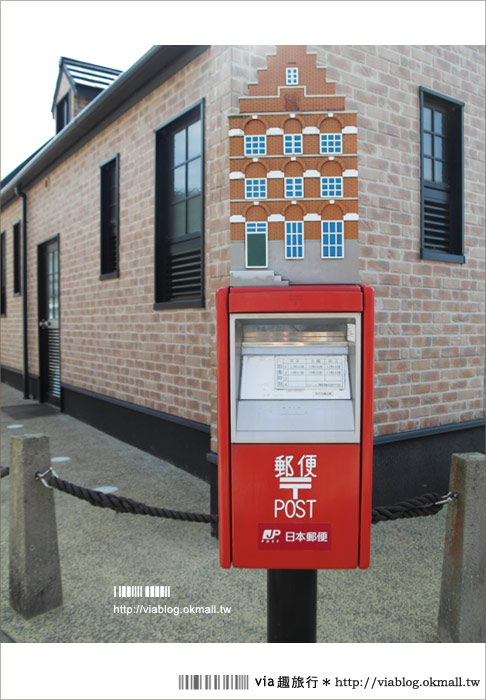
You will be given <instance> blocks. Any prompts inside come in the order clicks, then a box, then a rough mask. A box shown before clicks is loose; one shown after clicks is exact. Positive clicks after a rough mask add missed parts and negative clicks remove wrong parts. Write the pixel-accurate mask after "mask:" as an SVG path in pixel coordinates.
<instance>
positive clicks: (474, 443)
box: [373, 420, 485, 506]
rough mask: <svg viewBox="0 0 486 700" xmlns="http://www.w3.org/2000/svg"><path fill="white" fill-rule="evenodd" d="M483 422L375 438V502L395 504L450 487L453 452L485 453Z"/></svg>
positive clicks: (444, 491)
mask: <svg viewBox="0 0 486 700" xmlns="http://www.w3.org/2000/svg"><path fill="white" fill-rule="evenodd" d="M484 439H485V438H484V421H481V420H477V421H468V422H465V423H460V424H455V425H447V426H441V427H438V428H427V429H425V430H416V431H413V432H410V433H402V434H401V435H387V436H383V437H379V438H375V441H374V448H373V505H374V506H379V505H392V504H393V503H398V502H399V501H403V500H406V499H408V498H413V497H414V496H420V495H421V494H423V493H431V492H436V491H437V492H439V493H440V494H445V493H447V492H448V490H449V470H450V464H451V455H452V454H454V453H455V452H458V453H460V452H481V453H483V454H484V452H485V444H484Z"/></svg>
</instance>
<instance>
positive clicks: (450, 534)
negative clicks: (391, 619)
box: [438, 452, 486, 643]
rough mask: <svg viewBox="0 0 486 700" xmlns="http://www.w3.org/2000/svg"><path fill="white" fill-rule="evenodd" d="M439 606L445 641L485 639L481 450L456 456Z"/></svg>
mask: <svg viewBox="0 0 486 700" xmlns="http://www.w3.org/2000/svg"><path fill="white" fill-rule="evenodd" d="M449 490H450V491H457V492H458V494H459V497H458V498H457V499H455V500H453V501H452V502H451V503H449V505H448V506H447V520H446V533H445V546H444V563H443V567H442V583H441V589H440V605H439V629H438V632H439V637H440V639H441V641H442V642H447V643H450V642H484V641H485V629H486V624H485V615H486V608H485V597H484V590H485V567H486V553H485V542H486V516H485V513H486V507H485V506H486V464H485V457H484V455H482V454H480V453H478V452H471V453H466V454H454V455H452V462H451V475H450V484H449Z"/></svg>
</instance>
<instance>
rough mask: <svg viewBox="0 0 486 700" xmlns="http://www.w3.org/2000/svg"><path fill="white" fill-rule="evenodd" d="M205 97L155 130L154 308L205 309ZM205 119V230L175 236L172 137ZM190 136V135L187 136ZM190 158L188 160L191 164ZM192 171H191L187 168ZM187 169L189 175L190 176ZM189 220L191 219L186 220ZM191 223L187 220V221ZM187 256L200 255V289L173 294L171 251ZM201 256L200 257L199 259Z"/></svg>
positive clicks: (202, 206) (197, 264)
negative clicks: (172, 227) (171, 204)
mask: <svg viewBox="0 0 486 700" xmlns="http://www.w3.org/2000/svg"><path fill="white" fill-rule="evenodd" d="M204 107H205V100H204V98H203V99H202V100H200V101H199V102H197V103H196V104H193V105H191V106H190V107H188V108H187V109H186V110H184V111H183V112H181V113H179V114H178V115H177V116H176V117H174V118H173V119H171V120H170V121H167V122H165V123H164V124H162V125H161V126H160V127H158V128H157V129H155V131H154V133H155V217H154V220H155V241H154V245H155V250H154V253H155V254H154V264H155V270H154V282H155V284H154V296H155V301H154V309H155V310H164V309H171V308H174V309H184V308H204V305H205V297H204V284H205V275H204V238H205V236H204V213H205V204H204V202H205V198H204V190H205V153H204V145H205V138H204V131H205V126H204V125H205V117H204V111H205V109H204ZM198 121H200V122H201V149H200V156H195V158H194V160H195V159H196V158H198V157H200V158H201V183H200V184H201V193H200V197H201V202H200V228H201V230H200V231H199V232H197V233H194V234H187V233H186V234H184V235H183V236H179V237H173V236H170V232H169V220H168V219H169V206H168V204H169V194H170V187H171V175H170V171H171V170H174V169H175V168H173V167H172V166H171V165H170V158H169V150H170V145H171V138H172V136H173V135H174V134H175V133H177V132H180V131H181V130H182V129H185V128H186V129H187V128H188V127H190V126H191V124H194V123H196V122H198ZM186 138H187V137H186ZM189 162H190V160H189V159H186V160H185V164H186V165H187V164H188V163H189ZM187 172H188V171H187ZM187 172H186V178H187ZM189 199H190V198H189V197H187V196H186V197H185V198H184V201H185V202H186V204H187V202H188V201H189ZM186 221H187V220H186ZM186 226H187V223H186ZM174 250H175V251H179V250H180V253H177V252H176V253H175V254H176V255H177V254H181V255H183V254H184V252H186V253H188V254H189V255H190V254H191V252H192V253H193V255H194V256H196V262H192V263H189V265H190V266H192V269H198V275H199V277H198V283H197V286H198V291H197V292H196V293H194V294H192V295H190V296H180V297H175V298H173V297H171V294H170V288H169V285H170V279H171V270H173V269H174V268H171V260H172V258H171V253H174ZM197 256H199V259H198V260H197Z"/></svg>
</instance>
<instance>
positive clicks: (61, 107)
mask: <svg viewBox="0 0 486 700" xmlns="http://www.w3.org/2000/svg"><path fill="white" fill-rule="evenodd" d="M68 123H69V92H68V93H66V95H64V97H63V98H62V100H59V102H58V103H57V105H56V134H58V133H59V132H60V131H61V129H64V127H65V126H66V124H68Z"/></svg>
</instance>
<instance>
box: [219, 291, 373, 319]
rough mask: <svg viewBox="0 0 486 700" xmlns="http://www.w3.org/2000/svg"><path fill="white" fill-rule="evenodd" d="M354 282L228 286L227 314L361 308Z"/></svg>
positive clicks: (360, 295)
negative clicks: (287, 285) (352, 283)
mask: <svg viewBox="0 0 486 700" xmlns="http://www.w3.org/2000/svg"><path fill="white" fill-rule="evenodd" d="M362 310H363V292H362V289H361V287H359V286H358V285H347V284H343V285H339V284H336V285H312V286H308V287H307V286H305V285H295V286H291V287H231V289H230V291H229V312H230V313H281V312H283V313H285V312H287V313H288V312H292V311H295V312H311V311H324V312H327V311H330V312H332V311H336V312H339V311H362Z"/></svg>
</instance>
